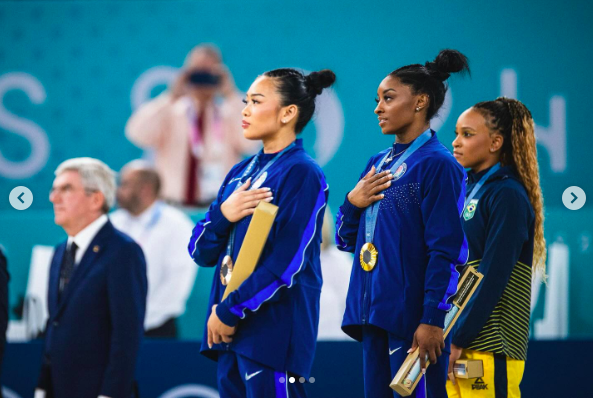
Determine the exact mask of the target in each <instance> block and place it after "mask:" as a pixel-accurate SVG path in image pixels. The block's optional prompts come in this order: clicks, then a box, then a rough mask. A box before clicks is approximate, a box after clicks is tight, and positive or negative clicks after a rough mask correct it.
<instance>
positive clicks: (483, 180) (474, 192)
mask: <svg viewBox="0 0 593 398" xmlns="http://www.w3.org/2000/svg"><path fill="white" fill-rule="evenodd" d="M498 170H500V163H496V164H495V165H494V166H492V168H491V169H490V170H489V171H488V172H487V173H486V174H484V175H483V176H482V178H480V181H478V182H477V183H476V185H474V189H472V191H471V192H470V194H469V195H468V197H467V198H466V199H465V203H464V204H463V208H464V209H465V208H466V207H467V205H468V204H469V202H470V201H471V200H472V199H473V198H474V197H475V196H476V195H477V194H478V192H479V191H480V188H482V186H483V185H484V184H485V183H486V181H487V180H488V178H490V176H491V175H492V174H494V173H496V172H497V171H498ZM462 215H463V212H462Z"/></svg>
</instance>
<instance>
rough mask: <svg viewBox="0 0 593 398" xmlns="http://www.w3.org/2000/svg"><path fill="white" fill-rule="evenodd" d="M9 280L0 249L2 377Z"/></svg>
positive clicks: (0, 347)
mask: <svg viewBox="0 0 593 398" xmlns="http://www.w3.org/2000/svg"><path fill="white" fill-rule="evenodd" d="M8 280H9V277H8V268H7V265H6V257H4V254H3V253H2V249H0V376H1V375H2V358H3V357H4V345H5V344H6V328H7V327H8ZM1 380H2V377H0V381H1ZM0 385H1V383H0ZM0 390H1V388H0ZM1 397H2V391H0V398H1Z"/></svg>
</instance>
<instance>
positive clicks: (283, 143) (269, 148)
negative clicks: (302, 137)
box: [262, 130, 296, 153]
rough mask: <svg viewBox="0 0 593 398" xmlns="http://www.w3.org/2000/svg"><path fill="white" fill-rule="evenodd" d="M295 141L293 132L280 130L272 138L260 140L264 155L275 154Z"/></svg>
mask: <svg viewBox="0 0 593 398" xmlns="http://www.w3.org/2000/svg"><path fill="white" fill-rule="evenodd" d="M294 140H296V134H295V132H294V131H286V130H280V131H279V132H278V133H276V134H274V135H273V136H272V137H267V138H264V139H263V140H262V142H263V144H264V153H277V152H280V151H281V150H283V149H284V148H286V147H287V146H289V145H290V144H292V143H293V142H294Z"/></svg>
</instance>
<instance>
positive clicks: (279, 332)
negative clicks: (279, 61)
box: [189, 69, 335, 398]
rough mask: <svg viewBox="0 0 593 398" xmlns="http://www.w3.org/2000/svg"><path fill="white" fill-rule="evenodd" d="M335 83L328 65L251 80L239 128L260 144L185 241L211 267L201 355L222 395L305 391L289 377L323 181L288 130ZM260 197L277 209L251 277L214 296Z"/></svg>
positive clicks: (305, 316) (296, 366)
mask: <svg viewBox="0 0 593 398" xmlns="http://www.w3.org/2000/svg"><path fill="white" fill-rule="evenodd" d="M334 81H335V75H334V73H333V72H331V71H329V70H322V71H320V72H313V73H311V74H310V75H307V76H305V75H303V74H302V73H301V72H299V71H297V70H294V69H276V70H273V71H270V72H266V73H264V74H263V75H262V76H260V77H258V78H257V79H256V80H255V82H254V83H253V84H252V85H251V87H250V88H249V91H248V92H247V99H246V101H245V102H246V106H245V108H244V109H243V117H244V119H243V129H244V135H245V137H246V138H248V139H251V140H261V141H262V143H263V150H262V151H260V152H259V153H258V154H257V155H255V156H253V157H251V158H249V159H247V160H245V161H243V162H241V163H239V164H237V165H235V166H234V167H233V169H232V170H231V171H230V172H229V174H228V175H227V176H226V178H225V180H224V183H223V185H222V187H221V188H220V191H219V193H218V197H217V199H216V201H215V202H214V203H212V205H211V206H210V209H209V210H208V212H207V213H206V216H205V218H204V219H203V220H202V221H200V222H199V223H198V224H197V225H196V227H195V228H194V231H193V234H192V237H191V240H190V242H189V252H190V255H191V256H192V258H193V259H194V260H195V261H196V263H198V264H199V265H200V266H203V267H216V275H215V277H214V280H213V281H212V291H211V293H210V301H209V305H208V322H207V325H206V328H205V331H204V339H203V342H202V353H203V354H204V355H205V356H207V357H209V358H212V359H214V360H217V361H218V388H219V392H220V395H221V397H222V398H235V397H237V398H239V397H248V398H262V397H288V395H289V394H290V396H291V397H304V396H306V394H305V391H304V385H303V384H302V383H300V382H296V383H289V382H288V380H289V377H291V375H293V377H296V378H297V380H298V379H299V377H305V378H308V377H309V372H310V370H311V365H312V362H313V356H314V353H315V343H316V338H317V327H318V322H319V297H320V293H321V283H322V279H321V268H320V264H319V251H320V243H321V225H322V222H323V213H324V210H325V206H326V203H327V197H328V185H327V183H326V182H325V177H324V175H323V172H322V171H321V168H320V167H319V165H317V163H316V162H315V161H314V160H313V159H312V158H311V157H310V156H309V155H308V154H307V153H306V152H305V151H304V149H303V145H302V140H300V139H296V136H297V134H299V133H300V132H301V131H302V130H303V128H304V127H305V125H306V124H307V122H309V120H310V119H311V116H312V115H313V112H314V111H315V98H316V97H317V95H319V94H321V92H322V90H323V89H324V88H326V87H329V86H330V85H331V84H333V82H334ZM303 182H306V183H303ZM261 200H265V201H268V202H271V203H273V204H275V205H277V206H278V207H279V210H278V214H277V216H276V219H275V221H274V224H273V226H272V230H271V231H270V235H269V237H268V240H267V243H266V245H265V247H264V249H263V252H262V255H261V257H260V260H259V262H258V264H257V266H256V269H255V271H254V272H253V274H251V276H250V277H249V278H248V279H246V280H245V281H244V282H243V283H242V284H241V286H240V287H239V288H238V289H237V290H236V291H234V292H233V293H231V294H230V295H229V296H228V297H227V298H226V299H225V300H222V296H223V293H224V291H225V286H226V284H227V283H228V281H229V278H230V277H231V276H232V262H233V260H236V259H237V255H238V253H239V249H240V248H241V244H242V242H243V239H244V237H245V234H246V232H247V227H248V226H249V222H250V220H251V215H252V214H253V212H254V210H255V207H256V205H257V204H258V203H259V201H261Z"/></svg>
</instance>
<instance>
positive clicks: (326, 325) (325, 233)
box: [317, 207, 352, 340]
mask: <svg viewBox="0 0 593 398" xmlns="http://www.w3.org/2000/svg"><path fill="white" fill-rule="evenodd" d="M333 225H334V219H333V217H332V213H331V210H330V209H329V207H328V208H327V210H326V212H325V217H324V218H323V228H322V229H321V236H322V239H321V253H320V256H319V260H320V262H321V273H322V275H323V287H322V288H321V301H320V306H319V333H318V334H317V339H318V340H346V339H349V338H348V336H346V335H345V334H344V332H342V317H343V315H344V310H345V309H346V294H347V293H348V282H349V281H350V272H351V271H352V256H351V255H350V254H349V253H344V252H342V251H340V250H339V249H338V248H337V247H336V244H335V243H334V230H333Z"/></svg>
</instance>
